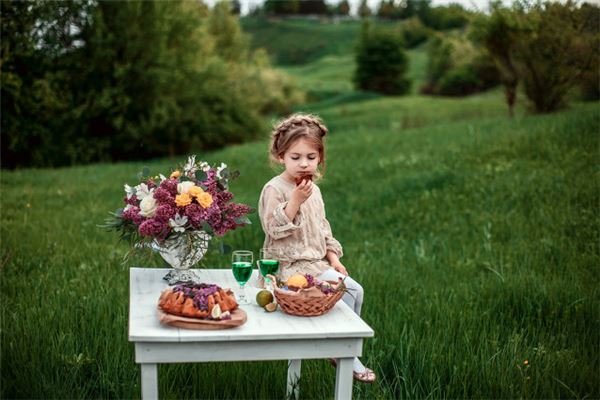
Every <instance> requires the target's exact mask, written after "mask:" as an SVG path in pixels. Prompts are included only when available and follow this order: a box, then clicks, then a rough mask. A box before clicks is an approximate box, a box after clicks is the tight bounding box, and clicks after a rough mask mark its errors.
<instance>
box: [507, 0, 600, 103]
mask: <svg viewBox="0 0 600 400" xmlns="http://www.w3.org/2000/svg"><path fill="white" fill-rule="evenodd" d="M514 12H515V16H516V18H517V21H518V24H519V33H518V35H519V39H518V41H517V42H516V45H515V48H514V57H515V60H516V62H517V69H518V73H519V76H520V77H521V79H522V81H523V86H524V89H525V94H526V95H527V98H528V99H529V100H530V101H531V103H532V106H533V109H534V110H535V111H536V112H540V113H545V112H552V111H555V110H557V109H559V108H562V107H564V106H565V103H566V99H567V97H566V96H567V93H568V92H569V91H570V90H571V88H573V86H575V85H576V84H577V83H578V82H579V81H580V79H581V77H582V75H583V74H584V73H585V71H587V70H589V69H590V68H596V69H597V68H598V66H597V64H595V63H594V60H597V58H595V57H597V51H598V50H597V48H596V49H594V46H597V44H598V41H597V32H589V31H586V29H585V28H584V27H585V19H583V18H582V15H581V13H580V12H578V8H577V5H576V3H574V2H573V1H570V0H568V1H567V2H565V3H558V2H556V3H550V2H549V3H544V4H541V3H535V4H534V5H532V6H530V7H521V8H516V9H515V11H514Z"/></svg>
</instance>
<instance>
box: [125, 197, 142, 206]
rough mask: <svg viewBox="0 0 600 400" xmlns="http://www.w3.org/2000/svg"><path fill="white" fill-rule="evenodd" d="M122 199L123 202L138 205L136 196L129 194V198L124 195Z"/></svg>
mask: <svg viewBox="0 0 600 400" xmlns="http://www.w3.org/2000/svg"><path fill="white" fill-rule="evenodd" d="M123 201H124V202H125V204H131V205H132V206H139V203H140V201H139V200H138V199H137V197H136V196H131V197H130V198H127V196H124V197H123Z"/></svg>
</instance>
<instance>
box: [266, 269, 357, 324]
mask: <svg viewBox="0 0 600 400" xmlns="http://www.w3.org/2000/svg"><path fill="white" fill-rule="evenodd" d="M269 278H270V279H272V280H274V281H275V282H276V286H275V290H274V293H275V299H276V300H277V303H278V304H279V306H280V307H281V310H282V311H283V312H285V313H286V314H290V315H297V316H302V317H314V316H317V315H322V314H325V313H326V312H328V311H329V310H331V309H332V308H333V306H335V303H337V302H338V301H339V300H340V299H341V298H342V296H343V295H344V293H346V292H347V288H346V285H345V284H344V281H343V279H342V278H339V280H338V281H337V282H334V281H321V280H319V279H316V278H315V277H313V276H312V275H310V274H301V273H297V274H295V275H292V276H291V277H290V278H289V279H288V280H287V281H285V282H283V281H280V280H275V277H274V276H272V275H269Z"/></svg>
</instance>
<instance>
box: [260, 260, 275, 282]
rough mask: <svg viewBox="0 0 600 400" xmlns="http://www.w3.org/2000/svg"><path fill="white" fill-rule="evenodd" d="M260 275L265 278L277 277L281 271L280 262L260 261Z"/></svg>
mask: <svg viewBox="0 0 600 400" xmlns="http://www.w3.org/2000/svg"><path fill="white" fill-rule="evenodd" d="M258 268H260V274H261V275H262V276H264V277H265V278H266V277H267V275H275V274H276V273H277V271H278V270H279V261H277V260H258Z"/></svg>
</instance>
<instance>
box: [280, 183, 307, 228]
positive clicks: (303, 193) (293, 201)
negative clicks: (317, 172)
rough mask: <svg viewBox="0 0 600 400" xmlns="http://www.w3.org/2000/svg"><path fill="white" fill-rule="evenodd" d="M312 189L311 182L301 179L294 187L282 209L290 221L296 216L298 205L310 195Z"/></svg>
mask: <svg viewBox="0 0 600 400" xmlns="http://www.w3.org/2000/svg"><path fill="white" fill-rule="evenodd" d="M312 191H313V183H312V182H311V181H302V183H301V184H300V185H298V186H296V187H295V188H294V190H293V191H292V194H291V196H290V201H288V203H287V205H286V206H285V209H284V210H285V215H287V217H288V218H289V219H290V221H293V220H294V218H296V214H298V210H300V206H301V205H302V203H304V202H305V201H306V199H308V198H309V197H310V195H311V194H312Z"/></svg>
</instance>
